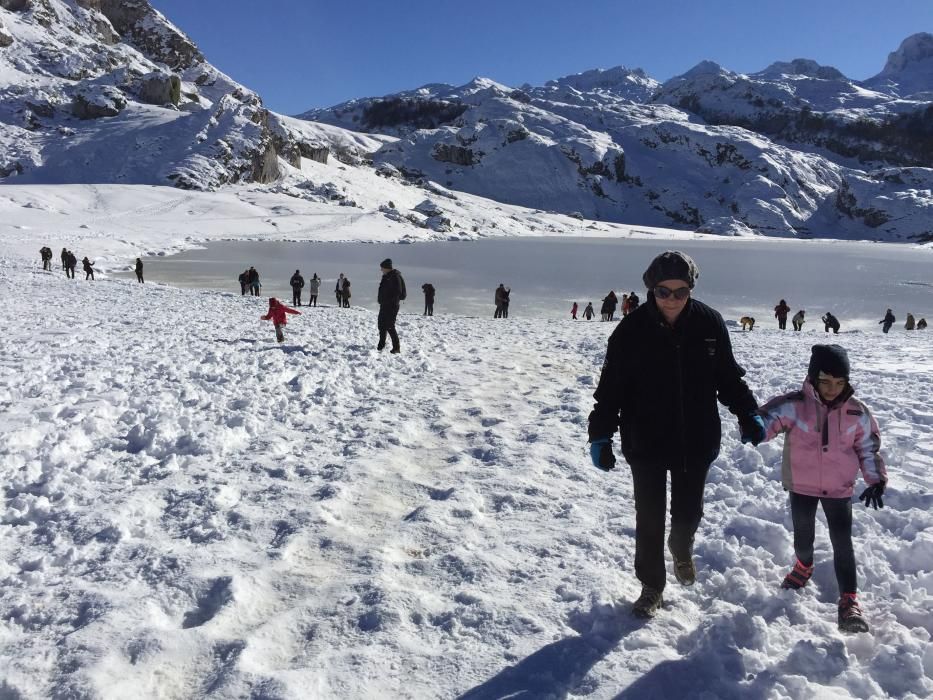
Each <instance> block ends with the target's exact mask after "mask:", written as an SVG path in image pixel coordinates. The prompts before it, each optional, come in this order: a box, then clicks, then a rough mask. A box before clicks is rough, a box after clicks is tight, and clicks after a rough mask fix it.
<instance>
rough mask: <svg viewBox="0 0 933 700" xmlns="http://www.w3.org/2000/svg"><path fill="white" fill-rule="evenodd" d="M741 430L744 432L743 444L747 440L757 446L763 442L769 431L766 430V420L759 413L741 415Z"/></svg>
mask: <svg viewBox="0 0 933 700" xmlns="http://www.w3.org/2000/svg"><path fill="white" fill-rule="evenodd" d="M739 432H741V434H742V444H743V445H744V444H745V443H746V442H750V443H752V445H755V446H757V445H758V443H759V442H762V441H763V440H764V439H765V437H766V435H767V433H766V432H765V422H764V421H763V420H762V419H761V416H759V415H758V414H757V413H749V414H748V415H744V416H739Z"/></svg>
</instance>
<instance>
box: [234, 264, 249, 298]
mask: <svg viewBox="0 0 933 700" xmlns="http://www.w3.org/2000/svg"><path fill="white" fill-rule="evenodd" d="M236 279H237V282H239V283H240V296H241V297H242V296H246V290H247V289H249V270H243V272H241V273H240V274H239V276H238V277H237V278H236Z"/></svg>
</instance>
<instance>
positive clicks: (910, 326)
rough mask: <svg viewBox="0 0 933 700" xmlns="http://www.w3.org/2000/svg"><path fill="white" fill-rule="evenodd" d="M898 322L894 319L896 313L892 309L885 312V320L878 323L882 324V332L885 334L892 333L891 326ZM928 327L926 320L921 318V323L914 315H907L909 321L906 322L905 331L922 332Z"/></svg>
mask: <svg viewBox="0 0 933 700" xmlns="http://www.w3.org/2000/svg"><path fill="white" fill-rule="evenodd" d="M896 322H897V319H896V318H895V317H894V312H893V311H891V309H888V310H887V311H885V312H884V318H883V319H881V320H880V321H878V323H879V324H881V330H882V332H884V333H887V332H888V331H890V330H891V326H893V325H894V324H895V323H896ZM926 327H927V320H926V319H925V318H921V319H920V320H919V321H916V320H915V319H914V315H913V314H912V313H908V314H907V319H906V320H905V321H904V330H905V331H913V330H918V331H922V330H923V329H925V328H926Z"/></svg>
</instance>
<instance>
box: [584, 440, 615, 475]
mask: <svg viewBox="0 0 933 700" xmlns="http://www.w3.org/2000/svg"><path fill="white" fill-rule="evenodd" d="M590 459H591V460H593V466H594V467H596V468H597V469H602V470H603V471H604V472H608V471H612V470H613V469H615V466H616V458H615V455H614V454H612V441H611V440H610V439H609V438H599V439H597V440H593V441H592V442H590Z"/></svg>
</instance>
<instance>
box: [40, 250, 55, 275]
mask: <svg viewBox="0 0 933 700" xmlns="http://www.w3.org/2000/svg"><path fill="white" fill-rule="evenodd" d="M39 255H40V256H42V269H43V270H48V271H49V272H51V271H52V249H51V248H49V247H48V246H42V247H41V248H40V249H39Z"/></svg>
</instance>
